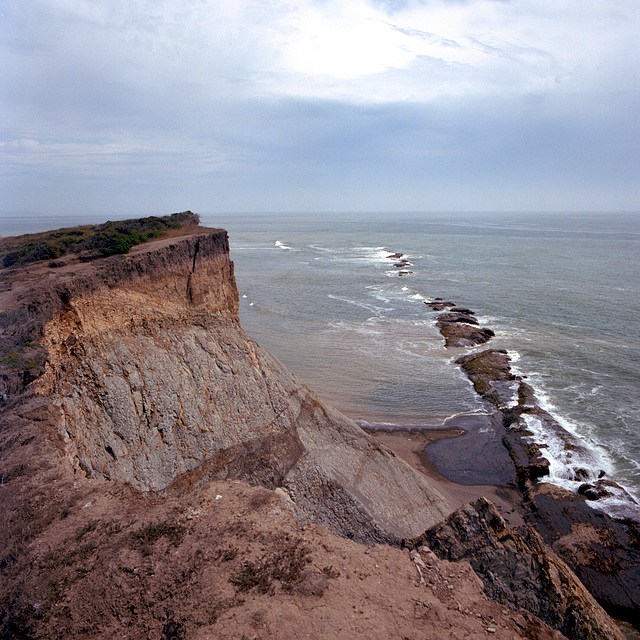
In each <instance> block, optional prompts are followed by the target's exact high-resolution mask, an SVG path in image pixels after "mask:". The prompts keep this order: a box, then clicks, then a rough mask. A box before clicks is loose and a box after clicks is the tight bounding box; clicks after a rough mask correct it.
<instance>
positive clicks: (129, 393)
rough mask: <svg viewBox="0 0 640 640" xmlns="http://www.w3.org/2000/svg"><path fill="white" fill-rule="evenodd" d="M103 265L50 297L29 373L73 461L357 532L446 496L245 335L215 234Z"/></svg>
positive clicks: (109, 474) (146, 484) (94, 472)
mask: <svg viewBox="0 0 640 640" xmlns="http://www.w3.org/2000/svg"><path fill="white" fill-rule="evenodd" d="M154 245H155V246H154ZM112 262H113V263H111V264H107V265H104V266H103V267H100V268H97V269H94V270H93V273H92V274H91V276H90V277H89V276H86V278H88V282H90V284H85V285H84V286H81V287H76V288H75V289H74V288H73V287H67V289H66V291H65V292H64V295H62V296H61V304H59V305H56V304H55V303H53V302H52V303H50V305H49V306H50V307H51V308H52V309H54V310H55V311H54V312H53V313H51V317H50V319H48V320H47V322H46V324H45V326H44V329H43V336H44V337H43V340H44V346H45V349H46V353H47V361H46V364H45V372H44V374H43V375H42V376H41V377H40V378H39V379H38V380H37V381H36V382H35V383H34V385H35V388H36V389H37V391H38V393H40V394H41V395H43V396H46V397H48V398H50V399H51V401H52V402H53V404H54V405H55V406H57V407H58V408H59V415H60V421H59V432H60V435H61V437H62V438H63V440H64V446H65V451H66V455H67V459H68V460H69V462H70V464H72V465H73V467H74V468H75V470H76V473H79V474H86V475H87V476H88V477H91V478H99V477H103V478H107V479H114V480H124V481H126V482H129V483H131V484H132V485H133V486H135V487H136V488H138V489H141V490H143V491H149V490H160V489H164V488H165V487H167V486H169V485H170V484H171V483H174V482H183V483H185V482H187V483H188V482H194V481H197V480H200V479H203V478H212V477H217V478H229V477H236V478H241V479H245V480H249V481H251V482H254V483H260V484H263V485H265V486H268V487H270V488H276V487H280V488H281V489H282V491H283V492H284V495H285V499H288V500H290V503H291V506H292V508H293V509H294V510H295V511H296V512H297V513H298V515H299V516H300V517H301V518H303V519H304V518H307V519H313V520H315V521H319V522H321V523H324V524H326V525H327V526H329V527H330V528H331V529H333V530H334V531H337V532H339V533H341V534H343V535H348V536H350V537H354V538H356V539H359V540H363V541H369V540H391V539H393V540H397V539H401V538H405V537H411V536H415V535H418V534H419V533H420V532H422V531H423V530H424V529H425V528H426V527H428V526H431V525H432V524H435V522H438V521H439V520H441V519H442V518H443V517H445V516H446V515H447V514H448V513H450V512H451V511H452V510H453V509H454V508H455V507H456V506H458V505H456V504H453V503H451V502H450V501H449V500H448V499H446V498H445V496H443V495H442V494H441V493H440V492H439V491H438V490H437V489H436V488H435V487H434V486H431V485H430V484H429V481H428V480H427V479H426V478H425V477H424V476H421V475H419V474H417V473H416V472H415V471H414V470H413V469H411V468H410V467H409V466H408V465H407V464H406V463H405V462H403V461H402V460H400V459H398V458H395V457H394V455H393V454H392V453H391V452H389V451H388V450H386V449H385V448H383V447H381V446H380V445H379V444H377V443H376V442H375V441H374V440H373V439H372V438H371V437H370V436H368V435H366V434H365V433H364V432H362V431H361V430H360V429H359V428H358V427H357V426H356V425H355V424H354V423H353V422H351V421H350V420H348V419H347V418H346V417H344V416H343V415H341V414H340V413H338V412H336V411H334V410H333V409H331V408H329V407H328V406H326V405H324V404H323V403H322V402H321V401H320V400H319V399H318V398H317V397H316V396H314V394H313V393H312V392H311V391H309V389H307V388H306V387H304V386H302V385H300V384H299V383H298V382H297V381H296V380H295V378H294V377H293V376H292V374H291V373H290V372H289V371H288V370H286V369H285V368H284V367H283V366H282V365H281V364H280V363H279V362H278V361H277V360H275V359H274V358H273V357H271V356H270V355H269V354H268V353H267V352H265V351H264V350H263V349H261V348H260V347H259V345H258V344H256V343H255V342H254V341H253V340H251V339H250V338H249V337H248V336H247V335H246V334H245V333H244V331H243V330H242V328H241V327H240V324H239V320H238V293H237V288H236V283H235V279H234V276H233V264H232V262H231V261H230V260H229V250H228V243H227V239H226V234H225V233H224V232H220V231H218V232H211V233H203V234H200V235H194V236H189V237H185V238H178V239H174V240H170V241H160V242H158V243H151V244H150V245H145V246H144V247H141V248H139V249H138V250H136V251H134V252H132V253H131V254H130V255H128V256H126V258H124V259H120V260H119V261H118V262H117V263H116V262H115V261H112ZM56 306H57V307H59V308H56ZM185 474H187V475H185Z"/></svg>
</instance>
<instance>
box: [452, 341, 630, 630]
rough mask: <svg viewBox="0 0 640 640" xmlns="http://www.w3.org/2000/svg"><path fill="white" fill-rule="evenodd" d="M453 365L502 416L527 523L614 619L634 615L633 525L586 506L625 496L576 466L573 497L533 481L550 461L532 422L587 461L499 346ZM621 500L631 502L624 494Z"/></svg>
mask: <svg viewBox="0 0 640 640" xmlns="http://www.w3.org/2000/svg"><path fill="white" fill-rule="evenodd" d="M456 362H457V363H458V364H459V365H460V366H461V367H462V369H463V370H464V371H465V372H466V374H467V375H468V377H469V379H470V380H471V381H472V383H473V385H474V388H475V390H476V392H477V393H478V394H479V395H481V396H482V397H483V398H484V399H485V400H487V401H488V402H489V403H490V404H491V405H493V407H495V408H497V409H499V411H500V413H501V414H502V420H503V425H504V427H505V433H504V436H503V444H504V446H505V448H506V449H507V451H508V452H509V455H510V456H511V459H512V461H513V463H514V465H515V468H516V477H517V482H518V487H519V488H520V490H521V492H522V494H523V497H524V500H525V502H524V505H525V508H526V513H525V518H526V520H527V522H529V523H530V524H531V525H532V526H533V527H535V529H536V530H537V531H538V532H539V533H540V534H541V536H542V537H543V539H544V540H545V541H546V542H547V543H548V544H549V545H550V546H551V547H552V548H553V549H554V550H555V551H556V553H557V554H558V555H559V556H560V557H561V558H562V559H563V560H564V561H565V562H567V564H568V565H569V566H570V567H571V568H572V570H573V571H574V572H575V573H576V574H577V575H578V577H579V578H580V579H581V580H582V581H583V583H584V584H585V585H586V586H587V588H588V589H589V590H590V592H591V593H592V594H593V595H594V597H595V598H596V599H597V600H598V601H599V602H600V603H601V604H603V605H604V606H606V608H607V609H608V610H609V611H612V612H615V613H617V614H618V615H620V616H621V617H626V618H629V619H634V617H635V614H636V612H637V611H638V610H640V586H639V585H640V526H639V525H638V524H637V523H636V522H632V521H629V520H625V519H622V520H620V519H616V518H613V517H611V516H609V515H607V514H606V513H604V512H602V511H598V510H596V509H594V508H592V507H593V506H595V507H597V501H598V500H599V499H602V498H606V497H608V496H610V495H611V494H612V493H614V494H616V495H618V496H620V495H624V494H625V492H624V490H623V489H622V488H621V487H620V486H619V485H617V484H616V483H615V482H613V481H611V480H609V479H604V478H603V477H602V475H603V472H602V471H599V470H598V469H597V468H594V469H585V468H584V467H583V466H581V464H577V465H575V466H574V467H572V466H567V469H566V473H567V474H568V478H569V479H573V480H576V481H582V480H585V479H586V478H587V477H589V476H591V478H590V481H589V482H587V483H584V484H583V485H582V487H583V489H582V491H579V493H578V494H574V493H571V492H570V491H567V490H565V489H561V488H559V487H556V486H553V485H550V484H546V483H538V482H536V480H539V479H540V478H542V477H544V476H546V475H548V473H549V468H550V465H549V461H548V460H547V459H546V458H545V457H544V456H543V453H542V449H541V447H540V446H539V445H538V444H536V443H535V442H534V441H533V436H534V434H533V432H532V431H531V430H530V425H531V424H532V422H536V423H537V424H539V425H540V426H541V427H542V428H543V431H544V432H546V433H549V434H553V437H554V439H555V440H556V441H557V442H558V443H560V444H561V445H562V446H564V447H565V448H566V450H567V451H569V452H570V454H571V455H570V456H568V457H569V459H571V457H572V455H576V456H577V458H578V459H580V458H581V459H588V456H589V455H590V453H591V452H590V451H589V449H588V448H587V447H586V445H585V444H584V443H583V442H581V441H580V440H579V439H578V438H576V437H575V436H574V435H573V434H571V433H569V432H567V431H566V430H565V429H564V428H563V427H562V426H561V425H560V424H559V423H558V422H557V420H555V418H554V417H553V416H551V415H550V414H549V413H548V412H547V411H545V410H544V409H542V408H541V407H540V406H539V405H538V403H537V400H536V398H535V393H534V390H533V388H532V387H531V386H530V385H528V384H527V383H526V382H525V381H524V380H523V379H522V377H521V376H518V375H515V374H513V372H512V371H511V367H510V358H509V355H508V353H507V352H506V351H499V350H491V349H490V350H485V351H482V352H480V353H473V354H469V355H466V356H462V357H461V358H458V360H456ZM578 454H579V455H578ZM628 500H629V504H630V505H631V506H633V505H634V503H633V501H632V498H631V497H630V496H628ZM590 505H591V506H590Z"/></svg>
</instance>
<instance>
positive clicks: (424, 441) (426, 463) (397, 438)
mask: <svg viewBox="0 0 640 640" xmlns="http://www.w3.org/2000/svg"><path fill="white" fill-rule="evenodd" d="M367 431H368V432H369V433H370V434H371V435H372V436H374V437H375V438H376V440H378V441H379V442H381V443H382V444H384V445H385V446H386V447H388V448H389V449H391V451H393V452H394V453H395V454H396V455H397V456H398V457H399V458H402V459H403V460H404V461H405V462H407V463H408V464H410V465H411V466H412V467H413V468H414V469H416V471H419V472H420V473H423V474H424V475H425V476H427V477H428V478H430V479H431V480H433V481H435V482H437V483H438V485H439V486H438V488H439V489H440V491H442V493H444V494H446V495H447V496H449V497H450V498H451V499H452V500H453V501H454V502H457V503H458V504H459V505H460V506H462V505H464V504H467V503H468V502H470V501H472V500H475V499H477V498H480V497H485V498H488V499H489V500H491V502H493V503H494V504H495V505H496V507H497V508H498V511H499V512H500V514H501V515H502V517H503V518H504V519H505V520H506V521H507V523H508V524H509V525H511V526H518V525H521V524H524V520H523V517H522V512H521V509H520V504H521V502H522V496H521V495H520V493H519V492H518V491H517V490H516V489H514V488H512V487H508V486H500V485H495V484H459V483H457V482H453V481H452V480H450V479H448V478H447V477H445V476H444V475H442V473H440V471H439V470H438V468H437V467H436V465H435V464H434V463H433V462H431V461H430V460H429V458H428V457H427V455H426V454H425V452H424V449H425V447H426V446H427V445H429V444H432V443H434V442H437V441H440V440H443V439H453V440H452V442H451V445H452V447H453V448H455V443H456V441H458V442H460V441H461V440H462V441H464V440H465V439H464V438H462V437H461V436H464V435H465V434H466V433H467V432H466V431H465V430H464V429H460V428H457V427H443V428H421V429H416V428H407V429H402V428H398V427H396V428H395V429H394V430H393V431H388V430H375V429H367ZM460 445H461V448H462V447H465V444H464V442H460Z"/></svg>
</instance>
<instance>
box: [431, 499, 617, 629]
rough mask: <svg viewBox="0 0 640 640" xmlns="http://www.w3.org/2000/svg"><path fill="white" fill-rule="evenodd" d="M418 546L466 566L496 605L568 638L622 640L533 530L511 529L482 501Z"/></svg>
mask: <svg viewBox="0 0 640 640" xmlns="http://www.w3.org/2000/svg"><path fill="white" fill-rule="evenodd" d="M420 541H422V542H425V543H426V544H427V545H428V546H429V548H430V549H431V550H432V551H433V552H434V553H435V554H436V555H437V556H439V557H440V558H443V559H447V560H450V561H458V560H467V561H468V562H469V563H470V564H471V566H472V567H473V569H474V571H475V572H476V574H477V575H478V576H479V577H480V578H481V580H482V582H483V584H484V590H485V593H486V594H487V595H488V596H489V597H490V598H491V599H493V600H496V601H498V602H502V603H504V604H507V605H509V606H510V607H512V608H514V609H518V608H523V609H526V610H527V611H530V612H531V613H534V614H535V615H537V616H538V617H540V618H541V619H542V620H544V621H545V622H547V623H548V624H550V625H551V626H552V627H554V628H556V629H558V630H560V631H561V632H562V633H563V634H564V635H566V636H567V637H568V638H574V639H575V640H582V639H583V638H590V639H592V640H611V639H617V640H622V638H623V636H622V635H621V633H620V631H619V630H618V628H617V627H616V625H615V624H613V623H612V621H611V619H610V618H609V616H608V615H607V614H606V613H605V612H604V611H603V610H602V609H601V608H600V606H599V605H598V604H597V603H596V602H595V600H594V599H593V596H592V595H591V594H590V593H589V592H588V591H587V590H586V589H585V588H584V586H583V585H582V584H581V583H580V581H579V580H578V579H577V578H576V576H575V575H574V574H573V572H572V571H571V570H570V569H569V567H568V566H567V565H566V564H565V563H564V562H563V561H562V560H561V559H560V558H558V557H557V556H556V555H555V554H554V553H553V552H551V551H549V550H548V548H547V547H545V545H544V543H543V541H542V539H541V537H540V536H539V535H538V534H537V533H536V532H535V531H534V530H533V529H532V528H531V527H529V526H523V527H518V528H514V529H510V528H509V527H507V525H506V523H505V521H504V520H503V519H502V517H501V516H500V514H499V513H498V512H497V511H496V509H495V507H494V506H493V505H492V504H491V502H489V501H488V500H485V499H483V498H481V499H479V500H477V501H476V502H475V503H472V504H469V505H467V506H465V507H462V508H461V509H458V510H457V511H455V512H453V513H452V514H451V515H450V516H449V517H448V518H447V519H446V520H445V521H444V522H442V523H441V524H438V525H436V526H435V527H433V528H431V529H430V530H429V531H427V532H426V533H425V534H424V536H422V537H421V539H420Z"/></svg>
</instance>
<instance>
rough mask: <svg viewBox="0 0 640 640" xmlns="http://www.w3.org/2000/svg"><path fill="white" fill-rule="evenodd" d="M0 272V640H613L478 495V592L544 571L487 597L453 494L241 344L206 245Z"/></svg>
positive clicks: (593, 608) (576, 592)
mask: <svg viewBox="0 0 640 640" xmlns="http://www.w3.org/2000/svg"><path fill="white" fill-rule="evenodd" d="M2 277H3V279H2V286H1V287H0V305H1V310H2V315H1V317H0V329H1V333H0V346H1V347H2V358H1V360H0V402H1V410H2V413H1V414H0V504H1V505H2V513H3V519H2V523H1V524H0V547H1V548H2V555H1V557H0V571H1V572H2V587H0V611H1V613H0V638H2V639H4V638H29V639H33V638H65V637H80V638H87V639H88V638H97V637H101V638H116V637H122V636H123V635H126V636H127V637H129V638H158V639H159V640H172V639H176V640H177V639H183V638H213V637H215V638H240V637H247V638H249V637H252V638H258V637H259V638H303V637H308V636H309V635H310V637H316V638H321V637H322V638H325V637H326V638H345V639H346V638H360V637H361V638H365V637H366V638H380V639H382V638H389V637H396V636H397V637H416V638H417V637H420V638H433V639H434V640H435V639H436V638H438V639H439V640H441V639H442V638H456V637H469V638H480V637H486V636H487V634H489V636H490V637H494V638H500V639H505V640H506V639H507V638H537V639H539V640H546V639H552V638H553V639H556V640H561V639H562V638H565V637H569V638H575V639H577V638H580V637H584V635H581V634H583V633H584V632H585V629H588V632H589V636H590V637H592V638H598V639H600V638H601V639H603V640H605V639H609V638H612V639H614V640H620V639H621V638H622V635H621V634H620V632H619V631H618V629H617V627H616V626H615V624H614V623H613V622H612V621H611V620H610V619H609V618H608V616H607V615H606V614H605V613H604V611H603V610H602V609H601V608H600V607H599V605H598V604H597V603H596V602H595V601H594V600H593V599H592V598H591V597H590V596H589V595H588V593H587V592H586V590H585V589H584V588H583V587H582V585H581V584H580V581H579V580H578V579H577V578H576V577H575V575H574V574H573V573H572V572H571V570H570V569H568V568H567V567H566V566H565V565H564V563H562V561H561V560H559V559H558V558H555V557H554V556H553V554H552V552H550V551H549V550H548V549H547V548H546V547H545V545H544V543H543V542H542V541H540V540H538V539H537V538H535V540H534V541H533V542H530V541H529V539H528V538H527V544H526V545H525V544H524V543H521V542H520V540H521V539H522V540H524V539H525V533H521V534H519V533H516V532H514V533H513V534H509V535H512V538H513V540H516V543H517V544H515V546H514V545H513V544H511V543H510V542H509V541H508V540H507V541H506V542H505V540H506V535H507V533H508V532H507V531H506V529H504V528H505V527H506V525H505V524H504V523H502V521H500V523H499V524H500V526H499V527H496V526H493V528H491V527H489V528H488V527H487V526H485V523H486V522H489V523H490V524H491V522H493V521H494V520H496V519H497V515H496V514H495V512H494V511H493V507H492V506H491V505H490V504H488V505H485V503H482V509H481V511H482V513H480V512H478V513H480V516H479V517H478V518H476V519H475V520H473V522H472V523H471V524H469V525H468V526H467V527H466V529H467V530H468V531H471V532H473V531H475V529H474V527H476V528H477V529H478V530H480V529H482V531H484V532H485V535H486V539H487V541H488V542H487V544H491V545H493V546H494V547H495V548H496V549H497V551H495V554H498V553H500V554H503V555H504V554H508V557H509V559H510V565H509V571H511V573H509V572H507V573H505V574H504V575H502V574H501V575H500V576H499V578H500V580H501V581H502V584H507V585H508V584H509V581H510V580H516V579H517V578H518V576H519V575H520V574H519V568H518V567H519V560H522V562H524V563H525V564H527V565H531V566H535V567H538V565H540V566H543V567H547V566H551V567H552V568H553V572H554V573H553V575H555V574H556V573H558V572H559V574H560V575H561V577H562V580H561V583H562V588H558V589H557V592H554V607H555V608H554V609H553V611H551V613H547V612H546V609H545V608H544V607H540V606H538V609H536V610H535V611H531V609H527V607H526V606H522V603H526V602H528V600H529V599H530V598H529V596H528V594H527V592H525V588H526V587H522V592H519V593H518V598H517V599H513V598H512V599H511V600H510V599H509V598H508V597H505V596H504V593H507V592H508V591H509V589H508V587H505V588H503V589H502V591H501V592H500V593H501V595H500V597H497V596H495V594H493V593H492V592H491V590H490V589H489V588H488V587H487V584H488V583H487V582H486V581H485V574H487V571H486V567H485V566H484V565H483V566H479V567H476V566H474V563H473V562H471V561H468V559H467V556H466V555H465V553H466V550H467V546H463V545H468V544H469V543H468V541H456V540H455V536H448V535H445V534H444V533H443V532H442V531H443V530H442V529H441V528H438V527H446V526H451V523H456V522H458V521H460V518H461V516H460V513H462V512H461V511H460V508H461V507H462V505H461V504H460V503H459V501H458V500H457V498H456V497H455V496H454V495H452V494H450V493H449V492H448V491H447V488H446V487H444V486H441V485H439V483H438V482H436V481H434V480H432V479H431V478H429V477H428V476H426V475H424V474H421V473H419V472H418V471H416V470H415V469H414V468H412V467H411V466H410V465H409V464H408V463H406V462H405V461H404V460H402V459H401V458H400V457H398V456H396V455H395V454H394V453H392V452H391V450H389V449H387V448H386V447H385V446H384V445H382V444H380V443H379V442H377V441H376V440H375V439H374V438H373V437H372V436H370V435H368V434H366V433H365V432H364V431H362V430H361V429H360V428H359V427H358V426H357V425H356V424H355V423H354V422H353V421H351V420H350V419H348V418H347V417H345V416H344V415H342V414H341V413H339V412H338V411H336V410H335V409H333V408H332V407H330V406H329V405H328V404H326V403H325V402H324V401H323V400H321V399H320V398H318V397H317V396H316V395H315V394H314V393H313V392H312V391H311V390H310V389H308V388H307V387H306V386H305V385H303V384H300V383H299V382H298V381H297V380H296V378H295V376H293V375H292V374H291V373H290V372H289V371H288V370H287V369H286V368H285V367H284V366H283V365H282V364H280V363H279V362H278V361H277V360H276V359H275V358H274V357H272V356H271V355H270V354H269V353H267V352H266V351H265V350H264V349H262V348H261V347H260V346H259V345H258V344H257V343H256V342H255V341H254V340H252V339H251V338H250V337H249V336H248V335H247V334H246V333H245V332H244V330H243V329H242V327H241V326H240V322H239V316H238V289H237V285H236V281H235V276H234V268H233V262H232V261H231V259H230V251H229V239H228V236H227V233H226V232H225V231H224V230H221V229H207V228H202V227H195V226H193V225H191V226H190V227H189V228H188V229H185V230H183V232H182V233H175V234H173V235H169V236H168V237H162V238H160V239H155V240H151V241H149V242H144V243H141V244H137V246H134V247H133V248H131V249H130V250H129V251H127V252H123V253H117V254H115V255H106V256H99V255H97V254H95V253H93V254H90V255H88V254H87V255H82V256H81V255H80V254H78V255H74V254H70V255H67V256H65V257H63V258H60V259H54V260H48V259H45V260H43V261H38V260H35V261H33V262H30V263H28V264H25V265H19V266H16V265H9V266H8V267H5V269H3V270H2ZM467 512H469V513H471V512H470V511H469V508H467ZM467 512H465V513H467ZM486 514H488V515H486ZM474 518H475V515H474ZM470 522H471V521H470ZM442 523H445V524H442ZM494 524H495V523H494ZM427 531H429V532H431V533H430V534H429V535H427V534H426V533H425V532H427ZM495 531H498V534H497V538H496V535H494V534H495ZM429 536H431V537H429ZM430 540H431V544H433V545H434V549H435V546H436V540H437V541H438V544H439V545H440V547H442V546H443V545H444V546H447V547H450V553H448V556H449V557H450V558H451V561H450V560H448V559H446V558H444V557H440V558H438V557H436V556H435V555H434V553H432V552H431V551H430V550H429V548H428V546H429V544H430ZM474 540H476V539H475V538H474ZM500 545H504V546H505V548H506V551H503V549H502V547H501V546H500ZM438 552H439V553H438V555H445V554H444V553H441V552H442V549H441V548H438ZM495 554H494V555H491V556H490V560H491V559H492V558H494V557H497V556H496V555H495ZM549 558H551V560H549ZM483 572H484V573H483ZM530 574H531V575H533V578H531V579H530V581H531V583H532V585H533V587H532V589H533V588H535V589H536V594H537V596H536V597H538V598H539V601H542V600H543V599H544V591H545V589H546V588H547V587H545V583H541V582H540V581H539V579H538V577H537V574H536V573H535V572H530ZM487 575H489V574H487ZM527 575H528V576H529V574H527ZM545 576H546V574H545ZM552 577H553V576H552ZM549 584H554V585H556V584H560V583H559V582H558V581H555V582H553V581H551V582H550V583H549ZM496 592H497V591H496ZM567 594H568V595H567ZM494 596H495V597H494ZM567 598H569V599H570V602H569V600H567ZM569 605H570V606H569ZM566 611H571V616H572V618H571V624H565V622H564V620H563V619H560V618H563V616H564V615H565V613H564V612H566ZM558 612H561V613H560V614H559V613H558ZM545 616H546V617H545ZM554 616H555V617H554ZM558 616H559V617H558ZM556 618H558V619H556ZM563 634H564V635H563Z"/></svg>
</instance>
